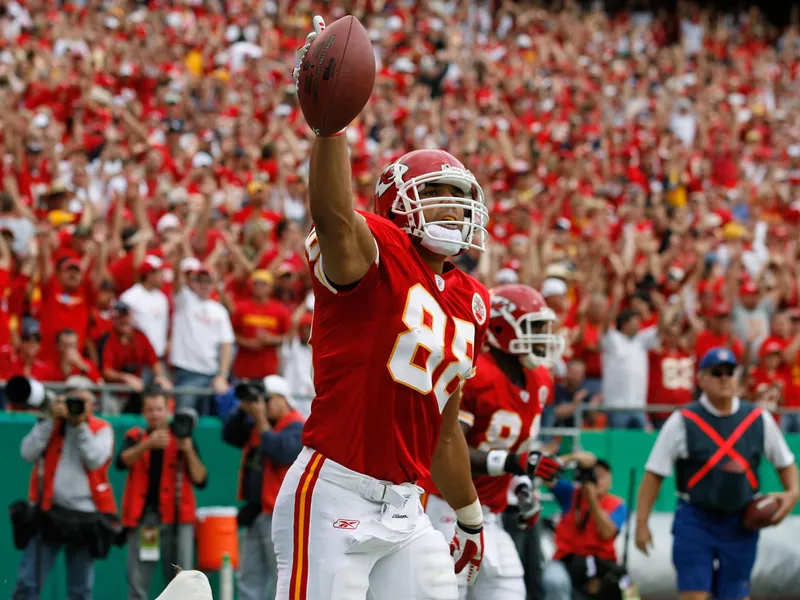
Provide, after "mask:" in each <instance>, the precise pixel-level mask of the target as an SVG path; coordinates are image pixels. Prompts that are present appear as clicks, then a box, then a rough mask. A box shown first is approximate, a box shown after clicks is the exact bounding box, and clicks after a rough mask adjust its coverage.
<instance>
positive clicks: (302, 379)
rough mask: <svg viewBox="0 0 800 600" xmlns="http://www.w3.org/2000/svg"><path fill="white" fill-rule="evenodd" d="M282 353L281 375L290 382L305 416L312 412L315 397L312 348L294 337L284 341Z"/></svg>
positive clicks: (299, 408)
mask: <svg viewBox="0 0 800 600" xmlns="http://www.w3.org/2000/svg"><path fill="white" fill-rule="evenodd" d="M280 354H281V375H282V376H283V378H284V379H285V380H286V381H288V382H289V389H291V390H292V397H293V398H294V403H295V405H296V406H297V408H298V410H300V412H301V413H303V414H304V415H305V416H308V415H309V414H310V413H311V401H312V400H313V399H314V372H313V367H312V364H311V348H310V347H309V345H308V344H304V343H303V342H301V341H300V338H298V337H296V336H295V337H294V338H293V339H291V340H287V341H285V342H284V343H283V345H282V346H281V350H280Z"/></svg>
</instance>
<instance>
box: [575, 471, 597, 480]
mask: <svg viewBox="0 0 800 600" xmlns="http://www.w3.org/2000/svg"><path fill="white" fill-rule="evenodd" d="M574 477H575V481H576V482H578V483H581V484H583V483H597V471H595V469H594V467H589V468H588V469H584V468H583V467H576V468H575V476H574Z"/></svg>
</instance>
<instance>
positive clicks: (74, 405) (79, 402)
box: [65, 396, 86, 417]
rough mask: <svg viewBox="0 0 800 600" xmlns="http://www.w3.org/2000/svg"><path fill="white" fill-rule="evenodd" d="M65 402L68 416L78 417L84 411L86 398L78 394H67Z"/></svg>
mask: <svg viewBox="0 0 800 600" xmlns="http://www.w3.org/2000/svg"><path fill="white" fill-rule="evenodd" d="M65 402H66V404H67V413H68V414H69V416H70V417H80V416H81V415H82V414H83V413H85V412H86V400H84V399H83V398H81V397H79V396H67V399H66V400H65Z"/></svg>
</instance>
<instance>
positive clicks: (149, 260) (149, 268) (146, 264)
mask: <svg viewBox="0 0 800 600" xmlns="http://www.w3.org/2000/svg"><path fill="white" fill-rule="evenodd" d="M163 266H164V263H163V261H162V260H161V259H160V258H158V257H157V256H154V255H152V254H148V255H147V256H145V257H144V260H143V261H142V264H141V266H140V267H139V272H140V273H141V274H142V275H148V274H150V273H152V272H153V271H158V270H159V269H161V268H162V267H163Z"/></svg>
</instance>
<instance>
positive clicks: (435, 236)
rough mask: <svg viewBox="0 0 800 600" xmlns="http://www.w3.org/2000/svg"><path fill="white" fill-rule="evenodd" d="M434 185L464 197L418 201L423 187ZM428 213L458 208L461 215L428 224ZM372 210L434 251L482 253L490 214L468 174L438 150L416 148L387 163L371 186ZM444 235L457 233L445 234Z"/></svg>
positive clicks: (479, 188)
mask: <svg viewBox="0 0 800 600" xmlns="http://www.w3.org/2000/svg"><path fill="white" fill-rule="evenodd" d="M437 184H446V185H450V186H452V187H454V188H456V189H459V190H461V191H462V192H463V193H464V196H461V197H460V196H434V197H426V198H421V197H420V193H421V192H422V191H423V190H424V189H425V188H426V186H431V185H437ZM431 209H437V210H441V209H461V210H462V211H463V217H462V218H461V219H456V220H435V221H427V220H426V218H425V211H426V210H427V211H429V212H430V210H431ZM375 212H376V213H377V214H379V215H381V216H384V217H386V218H389V219H392V220H394V221H395V222H396V223H397V225H398V227H400V228H401V229H403V230H404V231H405V232H406V233H408V234H409V235H410V236H412V237H415V238H419V239H421V240H422V241H423V244H424V245H426V246H428V247H429V248H431V249H434V248H436V249H435V250H434V251H436V252H438V253H441V254H445V255H451V256H452V255H455V254H458V253H459V252H462V251H464V250H467V249H476V250H480V251H483V250H484V249H485V242H486V239H487V237H488V232H487V231H486V225H487V224H488V222H489V212H488V210H487V209H486V205H485V202H484V195H483V190H482V189H481V187H480V185H479V184H478V182H477V181H476V180H475V177H474V176H473V175H472V173H470V172H469V171H468V170H466V169H465V168H464V166H463V165H462V164H461V163H460V162H458V160H456V159H455V158H454V157H453V156H451V155H450V154H448V153H447V152H444V151H442V150H416V151H414V152H410V153H408V154H406V155H405V156H403V157H401V158H399V159H398V161H397V162H395V163H393V164H391V165H389V166H388V167H387V168H386V169H385V170H384V172H383V174H382V175H381V178H380V179H379V180H378V183H377V185H376V187H375ZM403 217H405V222H404V220H403ZM454 227H455V228H454ZM449 231H458V234H459V235H457V236H456V235H449V234H448V232H449ZM426 242H428V243H426ZM439 249H441V252H439Z"/></svg>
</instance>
